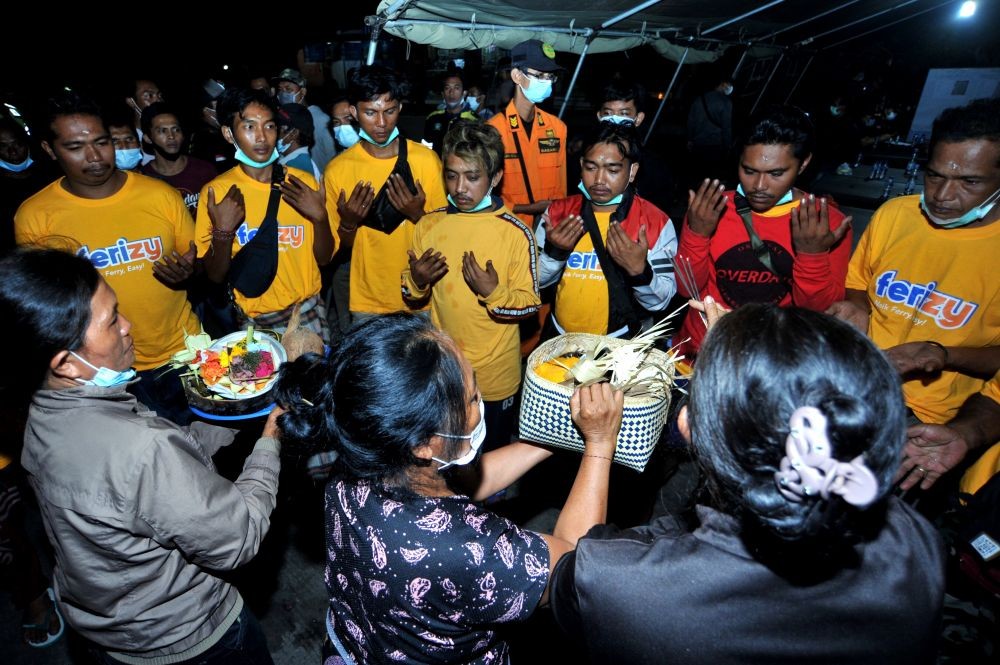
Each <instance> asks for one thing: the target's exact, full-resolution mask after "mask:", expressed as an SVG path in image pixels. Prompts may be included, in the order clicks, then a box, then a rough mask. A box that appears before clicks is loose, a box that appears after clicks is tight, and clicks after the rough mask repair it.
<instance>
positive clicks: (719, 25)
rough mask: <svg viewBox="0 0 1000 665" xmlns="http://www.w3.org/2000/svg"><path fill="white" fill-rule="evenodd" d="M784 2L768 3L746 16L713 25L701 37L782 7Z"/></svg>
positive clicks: (772, 0) (752, 10) (776, 0)
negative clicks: (771, 9) (777, 6)
mask: <svg viewBox="0 0 1000 665" xmlns="http://www.w3.org/2000/svg"><path fill="white" fill-rule="evenodd" d="M784 1H785V0H771V2H769V3H767V4H766V5H761V6H760V7H757V8H756V9H751V10H750V11H748V12H746V13H745V14H740V15H739V16H734V17H733V18H731V19H729V20H727V21H723V22H722V23H720V24H718V25H713V26H712V27H711V28H709V29H708V30H703V31H702V32H701V34H700V35H699V36H701V35H707V34H709V33H710V32H715V31H716V30H718V29H720V28H724V27H726V26H727V25H732V24H733V23H736V22H737V21H742V20H743V19H745V18H749V17H750V16H753V15H754V14H759V13H760V12H762V11H764V10H765V9H770V8H771V7H774V6H775V5H780V4H781V3H783V2H784Z"/></svg>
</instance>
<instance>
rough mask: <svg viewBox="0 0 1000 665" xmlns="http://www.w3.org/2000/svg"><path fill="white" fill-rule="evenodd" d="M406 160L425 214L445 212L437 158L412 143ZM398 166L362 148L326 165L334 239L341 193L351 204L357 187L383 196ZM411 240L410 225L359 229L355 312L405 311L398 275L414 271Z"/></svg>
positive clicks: (354, 273)
mask: <svg viewBox="0 0 1000 665" xmlns="http://www.w3.org/2000/svg"><path fill="white" fill-rule="evenodd" d="M399 140H404V139H399ZM406 157H407V162H408V163H409V165H410V172H411V173H412V174H413V180H414V182H417V181H419V182H420V186H421V187H422V188H423V190H424V194H425V195H426V196H427V200H426V201H425V203H424V210H436V209H437V208H443V207H444V206H445V205H446V203H447V200H446V199H445V190H444V180H443V178H442V167H441V160H440V159H439V158H438V156H437V154H435V153H434V151H433V150H429V149H428V148H426V147H424V146H422V145H420V144H419V143H414V142H413V141H409V140H407V143H406ZM395 165H396V158H395V157H388V158H386V159H377V158H375V157H372V156H371V155H369V154H368V153H367V152H366V151H365V148H364V146H363V145H362V144H361V143H358V144H356V145H354V146H353V147H351V148H350V149H348V150H345V151H344V152H342V153H341V154H339V155H337V156H336V157H335V158H334V159H332V160H331V161H330V163H329V164H327V166H326V171H324V172H323V184H324V186H325V187H326V210H327V213H328V214H329V215H330V226H331V227H332V228H333V230H334V235H336V231H337V229H338V228H339V227H340V214H339V213H338V212H337V200H338V199H339V197H340V194H341V192H343V193H344V198H345V199H348V198H350V196H351V192H352V191H354V186H355V185H356V184H357V183H359V182H371V184H372V187H373V188H374V190H375V193H376V194H378V191H379V190H380V189H381V188H382V185H384V184H385V181H386V179H387V178H388V177H389V174H390V173H392V169H393V167H394V166H395ZM412 239H413V223H412V222H410V221H409V220H407V221H404V222H403V223H402V224H400V225H399V226H398V227H396V229H395V230H394V231H393V232H392V233H390V234H385V233H382V232H381V231H376V230H375V229H372V228H369V227H367V226H361V227H360V228H358V231H357V234H356V235H355V237H354V249H353V250H352V252H351V295H350V310H351V311H352V312H364V313H370V314H386V313H388V312H396V311H399V310H402V309H406V305H405V304H404V303H403V297H402V295H401V293H400V291H399V275H400V273H401V272H402V271H403V270H407V269H408V268H409V265H410V264H409V256H408V255H407V254H406V250H408V249H410V243H411V241H412Z"/></svg>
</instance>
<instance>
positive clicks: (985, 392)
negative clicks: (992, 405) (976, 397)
mask: <svg viewBox="0 0 1000 665" xmlns="http://www.w3.org/2000/svg"><path fill="white" fill-rule="evenodd" d="M979 394H980V395H982V396H983V397H988V398H990V399H991V400H993V401H994V402H997V403H998V404H1000V372H997V373H996V374H994V375H993V378H992V379H990V380H989V381H987V382H986V385H984V386H983V389H982V390H980V391H979Z"/></svg>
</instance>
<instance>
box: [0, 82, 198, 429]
mask: <svg viewBox="0 0 1000 665" xmlns="http://www.w3.org/2000/svg"><path fill="white" fill-rule="evenodd" d="M40 129H41V131H42V139H43V140H42V148H43V149H44V150H45V152H46V153H47V154H48V155H49V157H51V158H52V159H53V160H55V161H56V163H58V165H59V166H60V168H62V171H63V173H64V174H65V176H64V177H62V178H60V179H58V180H56V181H55V182H53V183H52V184H51V185H49V186H48V187H46V188H45V189H43V190H41V191H40V192H38V193H37V194H35V195H34V196H32V197H31V198H29V199H28V200H26V201H25V202H24V203H23V204H22V205H21V207H20V208H18V211H17V214H16V215H15V217H14V233H15V239H16V241H17V244H18V245H42V246H46V247H52V248H55V249H63V250H67V251H72V252H75V253H76V254H78V255H80V256H83V257H85V258H87V259H89V260H90V262H91V263H93V264H94V266H96V267H97V269H98V270H99V271H100V273H101V276H102V277H103V278H104V279H105V281H107V283H108V285H109V286H111V287H112V288H113V289H114V290H115V292H116V293H117V294H118V302H119V308H120V310H121V312H122V313H123V314H124V315H125V316H126V317H127V318H128V319H129V320H131V321H133V322H135V323H136V334H135V335H134V336H133V337H134V340H135V356H136V357H135V364H134V367H135V368H136V370H138V372H139V378H140V381H139V383H138V384H134V385H133V386H131V388H130V389H131V390H132V391H133V392H134V393H135V395H136V396H137V397H138V398H139V400H140V401H141V402H143V403H144V404H146V405H147V406H148V407H149V408H150V409H152V410H154V411H156V412H157V414H159V415H160V416H163V417H166V418H169V419H170V420H173V421H174V422H176V423H178V424H185V423H186V422H188V421H190V419H191V415H190V411H189V410H188V408H187V400H186V399H185V398H184V395H183V392H182V390H181V386H180V382H179V381H177V380H169V381H168V380H157V378H158V376H157V374H156V373H155V372H154V370H155V369H156V368H159V367H160V366H161V365H163V364H165V363H166V362H168V361H169V360H170V357H171V356H172V355H173V354H174V353H176V352H177V351H180V350H182V349H184V336H185V334H190V335H195V334H197V333H198V332H199V329H200V326H199V323H198V318H197V317H196V316H195V315H194V313H193V312H192V310H191V306H190V305H189V304H188V301H187V298H186V294H185V292H184V289H183V284H184V282H185V281H186V280H187V278H188V277H190V275H191V274H192V272H193V268H194V256H195V254H194V242H193V240H194V223H193V222H192V220H191V216H190V215H189V214H188V212H187V209H186V208H185V207H184V201H183V200H182V199H181V197H180V196H179V195H178V194H177V192H176V191H175V190H174V189H173V188H172V187H170V186H169V185H167V184H165V183H162V182H158V181H156V180H154V179H152V178H147V177H146V176H144V175H141V174H138V173H134V172H126V171H121V170H119V169H117V168H116V167H115V150H114V146H113V144H112V140H111V135H110V133H109V132H108V130H107V127H105V125H104V121H103V120H102V119H101V112H100V109H98V107H97V106H96V105H94V104H93V103H92V102H90V101H88V100H85V99H82V98H81V97H79V96H78V95H76V94H74V93H71V92H67V93H64V94H63V95H61V96H59V97H57V98H54V99H52V100H50V103H49V112H48V116H47V118H46V121H45V122H44V123H40ZM154 382H155V383H154Z"/></svg>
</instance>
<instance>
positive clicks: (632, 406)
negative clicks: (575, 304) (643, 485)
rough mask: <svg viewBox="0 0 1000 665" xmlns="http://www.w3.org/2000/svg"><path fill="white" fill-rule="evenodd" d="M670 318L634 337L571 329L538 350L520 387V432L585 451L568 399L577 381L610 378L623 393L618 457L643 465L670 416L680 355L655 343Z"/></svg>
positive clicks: (632, 464)
mask: <svg viewBox="0 0 1000 665" xmlns="http://www.w3.org/2000/svg"><path fill="white" fill-rule="evenodd" d="M671 316H672V315H671ZM669 318H670V317H667V318H666V319H664V320H663V321H660V322H659V323H658V324H656V325H655V326H653V327H652V328H650V329H649V330H647V331H646V332H644V333H640V334H639V335H637V336H636V337H635V338H634V339H631V340H629V339H617V338H614V337H605V336H601V335H591V334H586V333H568V334H565V335H560V336H559V337H556V338H554V339H551V340H549V341H548V342H545V343H544V344H542V345H541V346H539V347H538V348H537V349H535V351H534V352H532V354H531V355H530V356H529V357H528V366H527V370H526V371H525V376H524V386H523V388H522V395H521V414H520V434H521V437H522V438H524V439H526V440H529V441H536V442H538V443H545V444H549V445H553V446H558V447H560V448H568V449H570V450H578V451H581V452H582V451H583V449H584V443H583V439H582V438H581V437H580V433H579V431H578V430H577V428H576V426H575V425H574V424H573V419H572V417H571V415H570V409H569V398H570V396H571V395H572V394H573V391H574V390H575V389H576V387H577V386H580V385H589V384H591V383H597V382H599V381H603V380H609V381H610V382H611V384H612V386H613V387H615V388H618V389H622V390H624V392H625V410H624V414H623V415H622V426H621V431H620V432H619V433H618V444H617V447H616V449H615V454H614V461H615V462H617V463H618V464H622V465H624V466H627V467H630V468H632V469H635V470H636V471H642V470H643V469H645V468H646V464H647V462H649V458H650V457H651V456H652V454H653V450H654V448H655V447H656V443H657V441H659V438H660V433H661V432H662V430H663V425H664V424H665V423H666V420H667V412H668V411H669V409H670V390H671V388H672V387H673V385H674V374H675V370H674V365H675V364H676V362H677V361H678V360H679V358H678V357H677V356H675V355H674V354H673V353H665V352H663V351H660V350H659V349H655V348H653V344H654V342H656V340H657V339H659V338H660V337H662V336H663V335H664V334H665V332H666V329H667V321H668V319H669Z"/></svg>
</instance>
